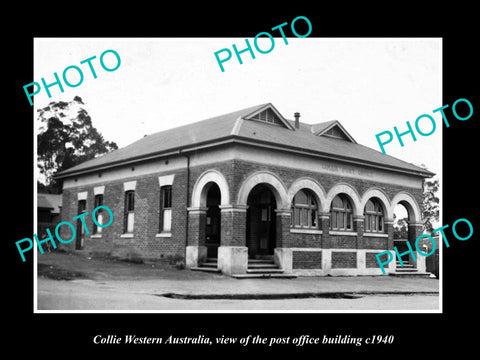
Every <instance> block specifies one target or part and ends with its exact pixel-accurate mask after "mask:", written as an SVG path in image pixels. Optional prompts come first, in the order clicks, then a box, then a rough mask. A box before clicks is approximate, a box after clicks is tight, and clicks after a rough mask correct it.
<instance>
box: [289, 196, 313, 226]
mask: <svg viewBox="0 0 480 360" xmlns="http://www.w3.org/2000/svg"><path fill="white" fill-rule="evenodd" d="M292 213H293V214H292V215H293V216H292V226H293V227H296V228H310V229H316V228H318V221H317V218H318V216H317V215H318V206H317V202H316V201H315V197H314V196H313V194H312V192H311V191H308V190H300V191H299V192H297V193H296V194H295V196H294V198H293V203H292Z"/></svg>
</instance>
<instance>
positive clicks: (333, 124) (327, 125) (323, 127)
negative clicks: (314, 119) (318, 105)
mask: <svg viewBox="0 0 480 360" xmlns="http://www.w3.org/2000/svg"><path fill="white" fill-rule="evenodd" d="M311 129H312V133H313V134H314V135H316V136H322V135H325V136H333V135H330V134H329V132H331V131H332V130H335V132H336V133H339V134H340V136H338V135H337V136H333V137H338V138H342V139H344V140H347V141H350V142H352V143H355V144H356V143H357V142H356V141H355V139H354V138H353V137H352V136H351V135H350V134H349V133H348V131H347V130H345V128H344V127H343V126H342V124H340V122H339V121H338V120H331V121H325V122H322V123H318V124H313V125H312V127H311Z"/></svg>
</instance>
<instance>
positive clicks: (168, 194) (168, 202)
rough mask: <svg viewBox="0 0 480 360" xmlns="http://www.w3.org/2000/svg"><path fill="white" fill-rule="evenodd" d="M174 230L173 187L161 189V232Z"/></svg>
mask: <svg viewBox="0 0 480 360" xmlns="http://www.w3.org/2000/svg"><path fill="white" fill-rule="evenodd" d="M171 229H172V186H171V185H168V186H162V187H161V188H160V229H159V230H160V232H170V231H171Z"/></svg>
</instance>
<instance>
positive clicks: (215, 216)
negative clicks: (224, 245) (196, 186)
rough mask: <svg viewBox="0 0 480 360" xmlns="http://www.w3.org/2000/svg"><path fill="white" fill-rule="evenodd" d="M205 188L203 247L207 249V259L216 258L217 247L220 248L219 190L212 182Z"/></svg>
mask: <svg viewBox="0 0 480 360" xmlns="http://www.w3.org/2000/svg"><path fill="white" fill-rule="evenodd" d="M205 187H206V190H207V192H206V194H207V195H206V207H207V214H206V219H205V246H206V247H207V257H211V258H216V257H217V253H218V247H219V246H220V224H221V215H220V207H219V205H220V203H221V193H220V188H219V187H218V185H217V184H216V183H214V182H210V183H207V184H206V185H205Z"/></svg>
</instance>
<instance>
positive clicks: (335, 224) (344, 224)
mask: <svg viewBox="0 0 480 360" xmlns="http://www.w3.org/2000/svg"><path fill="white" fill-rule="evenodd" d="M330 216H331V218H330V228H331V229H332V230H347V231H353V209H352V205H351V203H350V200H349V199H348V198H347V197H346V196H345V195H337V196H335V197H334V198H333V201H332V205H331V207H330Z"/></svg>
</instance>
